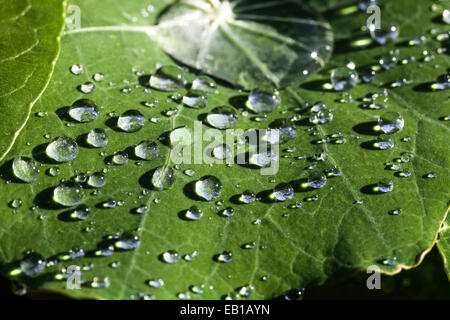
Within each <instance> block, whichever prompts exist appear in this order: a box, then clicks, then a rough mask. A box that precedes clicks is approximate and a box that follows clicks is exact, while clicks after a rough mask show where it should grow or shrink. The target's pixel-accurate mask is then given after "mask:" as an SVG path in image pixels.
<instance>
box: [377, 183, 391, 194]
mask: <svg viewBox="0 0 450 320" xmlns="http://www.w3.org/2000/svg"><path fill="white" fill-rule="evenodd" d="M393 190H394V183H393V182H392V181H382V182H379V183H378V184H377V185H376V186H374V187H373V191H374V192H377V193H388V192H391V191H393Z"/></svg>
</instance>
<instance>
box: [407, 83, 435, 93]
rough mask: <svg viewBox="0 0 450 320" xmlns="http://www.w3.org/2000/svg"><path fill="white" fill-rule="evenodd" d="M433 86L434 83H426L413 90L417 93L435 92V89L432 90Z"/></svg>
mask: <svg viewBox="0 0 450 320" xmlns="http://www.w3.org/2000/svg"><path fill="white" fill-rule="evenodd" d="M433 84H434V82H424V83H421V84H418V85H417V86H414V87H413V90H414V91H416V92H435V91H436V90H433V88H431V86H432V85H433Z"/></svg>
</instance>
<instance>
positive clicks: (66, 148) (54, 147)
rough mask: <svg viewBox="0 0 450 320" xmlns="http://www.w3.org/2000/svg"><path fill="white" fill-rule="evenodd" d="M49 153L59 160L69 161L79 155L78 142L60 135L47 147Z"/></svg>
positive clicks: (46, 150)
mask: <svg viewBox="0 0 450 320" xmlns="http://www.w3.org/2000/svg"><path fill="white" fill-rule="evenodd" d="M45 152H46V153H47V155H48V156H49V157H50V158H52V159H53V160H55V161H57V162H69V161H72V160H73V159H75V158H76V157H77V155H78V144H77V143H76V142H75V140H73V139H72V138H69V137H59V138H57V139H55V140H54V141H53V142H51V143H49V144H48V146H47V148H46V149H45Z"/></svg>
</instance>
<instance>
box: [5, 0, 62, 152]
mask: <svg viewBox="0 0 450 320" xmlns="http://www.w3.org/2000/svg"><path fill="white" fill-rule="evenodd" d="M1 6H2V11H1V13H0V29H1V30H2V32H1V35H0V72H1V74H2V80H1V81H0V112H1V114H2V120H3V121H2V122H1V124H0V160H2V159H4V157H5V156H6V154H7V153H8V152H9V151H10V149H11V147H12V145H13V144H14V141H15V140H16V139H17V137H18V135H19V133H20V132H21V131H22V129H23V128H24V126H25V124H26V122H27V120H28V118H29V116H30V113H31V108H32V107H33V105H34V104H35V103H36V101H37V100H38V99H39V97H40V96H41V95H42V93H43V92H44V90H45V88H46V86H47V85H48V82H49V80H50V77H51V75H52V73H53V68H54V65H55V62H56V58H57V56H58V53H59V40H60V35H61V32H62V29H63V25H64V6H63V1H61V0H45V1H38V0H28V1H24V0H21V1H2V2H1ZM49 17H51V19H49Z"/></svg>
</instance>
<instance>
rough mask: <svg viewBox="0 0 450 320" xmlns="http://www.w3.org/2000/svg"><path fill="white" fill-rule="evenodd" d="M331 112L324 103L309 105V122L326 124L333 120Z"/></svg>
mask: <svg viewBox="0 0 450 320" xmlns="http://www.w3.org/2000/svg"><path fill="white" fill-rule="evenodd" d="M333 118H334V116H333V112H332V111H331V110H329V109H328V107H327V106H326V105H325V104H324V103H317V104H315V105H313V106H312V107H311V110H310V116H309V122H310V123H311V124H326V123H329V122H331V121H332V120H333Z"/></svg>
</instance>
